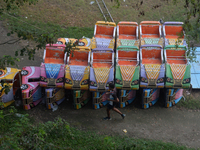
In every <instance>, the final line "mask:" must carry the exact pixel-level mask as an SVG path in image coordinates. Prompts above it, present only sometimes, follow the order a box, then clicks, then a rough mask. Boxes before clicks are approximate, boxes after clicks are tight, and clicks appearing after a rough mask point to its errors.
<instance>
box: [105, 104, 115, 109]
mask: <svg viewBox="0 0 200 150" xmlns="http://www.w3.org/2000/svg"><path fill="white" fill-rule="evenodd" d="M114 107H115V105H110V104H108V106H107V108H108V109H113V108H114Z"/></svg>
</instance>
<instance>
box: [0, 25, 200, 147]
mask: <svg viewBox="0 0 200 150" xmlns="http://www.w3.org/2000/svg"><path fill="white" fill-rule="evenodd" d="M6 35H7V32H6V30H5V29H4V27H3V26H2V22H0V43H3V42H6V41H7V40H10V39H14V38H16V37H14V36H10V37H8V36H6ZM23 45H24V43H15V44H4V45H0V56H2V55H12V56H14V52H15V50H17V49H19V48H21V47H23ZM19 58H20V59H21V62H19V63H18V64H19V68H22V67H23V66H32V65H36V66H39V65H40V63H41V62H42V51H40V52H38V53H37V54H36V56H35V61H30V60H28V58H27V57H25V56H24V57H19ZM120 111H122V112H123V113H125V114H126V118H125V119H124V120H123V119H122V118H121V116H120V115H118V114H117V113H115V112H111V117H112V118H113V119H112V120H111V121H103V120H102V118H103V117H105V116H106V111H105V108H101V109H99V110H94V109H92V106H91V104H90V103H89V104H87V105H86V106H85V107H84V108H82V109H80V110H75V109H74V108H73V106H72V101H71V100H69V101H64V102H63V103H62V104H61V105H60V106H59V109H58V110H57V111H55V112H52V111H51V110H47V109H46V107H45V106H44V105H39V106H38V107H36V108H34V109H32V110H30V111H27V113H29V114H30V116H31V117H33V118H34V119H35V120H36V122H46V121H49V120H54V119H55V118H56V117H58V116H60V117H62V118H64V119H66V120H67V121H68V122H69V123H70V124H71V125H72V126H75V127H77V128H79V129H82V130H86V131H87V130H93V131H95V132H96V133H98V134H106V135H122V136H129V137H134V138H144V139H152V140H162V141H164V142H173V143H176V144H181V145H186V146H188V147H194V148H199V147H200V112H199V111H191V110H186V109H179V108H177V107H173V108H169V109H167V108H162V107H160V106H158V105H155V106H153V107H151V108H150V109H148V110H143V109H138V108H137V107H135V106H134V105H133V104H131V105H130V106H128V107H126V108H123V109H120ZM123 129H126V130H127V133H124V132H123V131H122V130H123Z"/></svg>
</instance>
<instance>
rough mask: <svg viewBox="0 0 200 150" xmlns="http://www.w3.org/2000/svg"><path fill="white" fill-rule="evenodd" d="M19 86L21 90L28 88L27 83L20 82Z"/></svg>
mask: <svg viewBox="0 0 200 150" xmlns="http://www.w3.org/2000/svg"><path fill="white" fill-rule="evenodd" d="M20 88H21V90H26V89H28V85H27V84H22V85H21V87H20Z"/></svg>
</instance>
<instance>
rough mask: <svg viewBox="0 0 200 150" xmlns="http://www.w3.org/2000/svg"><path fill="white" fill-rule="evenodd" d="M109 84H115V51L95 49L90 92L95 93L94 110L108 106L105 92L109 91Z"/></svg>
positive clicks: (92, 56)
mask: <svg viewBox="0 0 200 150" xmlns="http://www.w3.org/2000/svg"><path fill="white" fill-rule="evenodd" d="M109 83H114V53H113V49H110V48H96V49H93V50H92V54H91V67H90V91H92V92H93V106H94V109H98V108H100V107H102V106H103V105H106V104H107V101H106V99H107V96H106V94H105V92H106V91H107V90H109Z"/></svg>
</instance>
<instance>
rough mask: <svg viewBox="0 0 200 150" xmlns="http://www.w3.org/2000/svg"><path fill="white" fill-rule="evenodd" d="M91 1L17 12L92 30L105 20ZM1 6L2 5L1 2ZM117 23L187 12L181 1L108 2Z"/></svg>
mask: <svg viewBox="0 0 200 150" xmlns="http://www.w3.org/2000/svg"><path fill="white" fill-rule="evenodd" d="M90 2H91V0H54V1H48V0H40V1H38V3H36V5H28V4H25V5H24V6H22V7H20V10H15V11H13V13H15V14H16V15H19V16H20V17H21V19H23V20H26V19H25V18H26V17H27V18H28V19H31V20H32V21H33V22H34V21H38V22H43V23H51V24H58V25H60V26H67V27H72V26H75V27H92V28H94V24H95V23H96V21H98V20H104V17H103V16H102V15H101V12H100V10H99V8H98V5H97V3H96V1H95V3H94V4H92V5H91V4H90ZM0 3H1V2H0ZM105 3H106V5H107V7H108V9H109V11H110V13H111V15H112V17H113V19H114V21H115V22H116V23H118V22H119V21H135V22H138V23H140V22H141V21H145V20H160V18H163V20H164V21H184V19H185V18H186V16H185V15H184V14H185V13H186V9H185V8H184V6H183V5H184V3H183V2H182V1H181V0H177V5H174V3H173V1H172V0H169V1H163V0H158V1H155V0H148V1H143V3H142V4H141V2H140V1H128V0H126V1H125V2H124V1H121V5H120V7H119V8H117V7H115V6H116V3H115V2H114V1H110V0H108V1H105Z"/></svg>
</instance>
